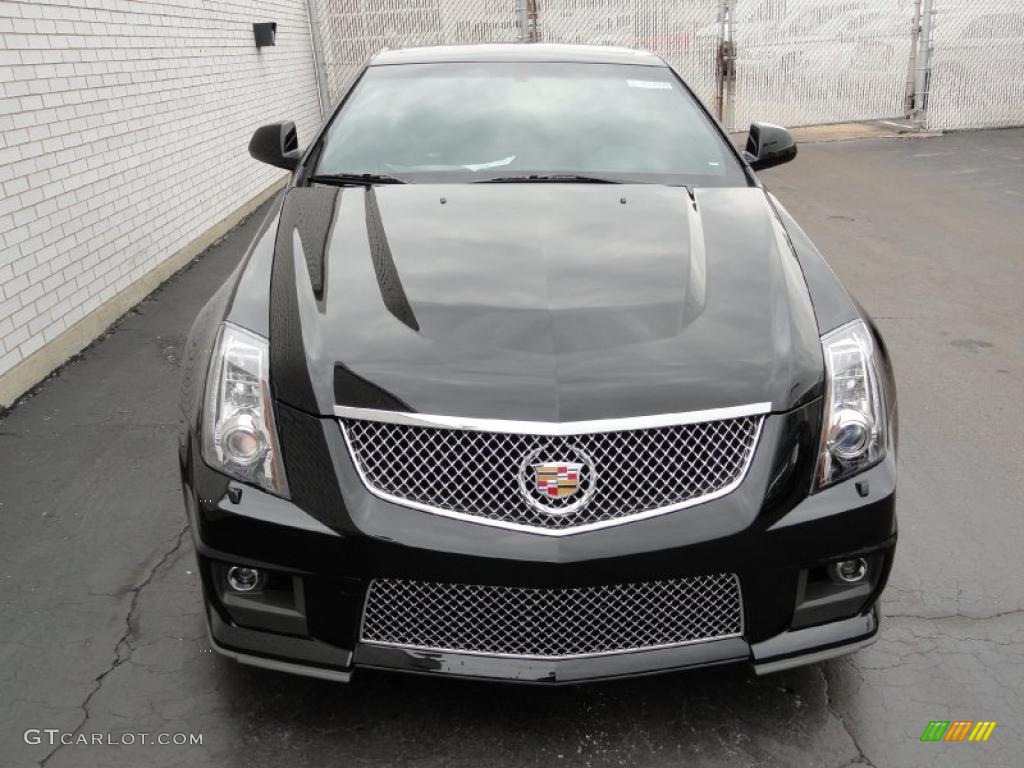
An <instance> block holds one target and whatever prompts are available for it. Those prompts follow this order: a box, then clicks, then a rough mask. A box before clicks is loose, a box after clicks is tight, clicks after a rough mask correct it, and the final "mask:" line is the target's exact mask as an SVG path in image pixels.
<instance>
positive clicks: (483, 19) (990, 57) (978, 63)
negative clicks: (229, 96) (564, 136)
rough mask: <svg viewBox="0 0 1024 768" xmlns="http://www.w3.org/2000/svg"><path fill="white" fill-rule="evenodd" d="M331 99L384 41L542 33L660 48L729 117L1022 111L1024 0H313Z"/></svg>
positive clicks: (805, 119)
mask: <svg viewBox="0 0 1024 768" xmlns="http://www.w3.org/2000/svg"><path fill="white" fill-rule="evenodd" d="M306 1H307V4H308V6H309V15H310V21H311V28H312V32H313V40H314V51H315V55H316V58H317V70H318V73H319V77H320V86H321V98H322V100H323V105H324V109H325V111H326V110H328V109H329V108H330V107H332V106H333V105H334V104H336V103H337V101H338V100H339V99H340V98H341V96H342V94H344V92H345V91H346V89H347V88H348V87H349V85H350V84H351V82H352V80H353V78H354V77H355V76H356V75H357V74H358V72H359V70H360V68H361V67H362V65H363V63H364V62H365V61H366V60H367V59H368V58H369V57H370V56H372V55H373V54H374V53H376V52H378V51H380V50H381V49H384V48H400V47H408V46H417V45H450V44H460V43H484V42H512V41H517V40H521V41H542V42H554V43H586V44H596V45H621V46H626V47H630V48H644V49H647V50H649V51H652V52H654V53H656V54H658V55H660V56H662V57H663V58H664V59H665V60H666V61H668V63H669V64H671V65H672V66H673V67H674V68H675V69H676V70H677V71H678V72H679V73H680V74H681V75H682V76H683V78H684V79H685V80H686V81H687V83H688V84H689V85H690V87H691V88H693V90H694V91H695V92H696V93H697V94H698V96H700V97H701V99H703V100H704V102H705V104H707V105H708V107H709V108H710V109H711V110H712V111H713V112H714V113H715V114H716V115H717V116H718V117H719V118H720V119H721V120H722V122H723V124H725V125H726V127H728V128H732V129H742V128H745V127H746V126H747V125H748V124H749V123H750V122H751V121H752V120H767V121H771V122H777V123H781V124H783V125H789V126H798V125H812V124H820V123H835V122H847V121H854V120H870V119H876V118H892V117H900V116H904V115H906V116H910V115H913V116H914V118H915V120H914V122H915V125H917V126H918V127H921V128H924V127H927V128H976V127H986V126H1003V125H1021V124H1024V0H306Z"/></svg>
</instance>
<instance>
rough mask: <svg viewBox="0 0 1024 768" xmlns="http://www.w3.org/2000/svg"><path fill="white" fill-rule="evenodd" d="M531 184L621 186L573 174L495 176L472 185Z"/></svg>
mask: <svg viewBox="0 0 1024 768" xmlns="http://www.w3.org/2000/svg"><path fill="white" fill-rule="evenodd" d="M532 182H558V183H562V184H566V183H567V184H622V182H621V181H616V180H615V179H606V178H604V177H602V176H581V175H577V174H573V173H531V174H525V175H523V176H496V177H493V178H489V179H480V180H478V181H474V182H473V183H474V184H514V183H520V184H529V183H532Z"/></svg>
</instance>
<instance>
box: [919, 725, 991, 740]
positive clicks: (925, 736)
mask: <svg viewBox="0 0 1024 768" xmlns="http://www.w3.org/2000/svg"><path fill="white" fill-rule="evenodd" d="M995 727H996V723H995V721H994V720H978V721H974V720H953V721H952V722H950V721H949V720H932V721H931V722H930V723H928V727H927V728H925V729H924V733H922V734H921V741H988V737H989V736H991V735H992V731H993V730H995Z"/></svg>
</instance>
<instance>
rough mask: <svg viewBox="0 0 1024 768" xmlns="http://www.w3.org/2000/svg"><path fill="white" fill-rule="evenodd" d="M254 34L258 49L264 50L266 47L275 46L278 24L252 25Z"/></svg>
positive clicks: (266, 22)
mask: <svg viewBox="0 0 1024 768" xmlns="http://www.w3.org/2000/svg"><path fill="white" fill-rule="evenodd" d="M252 34H253V37H255V38H256V47H257V48H262V47H263V46H265V45H274V38H276V37H277V22H276V21H260V22H257V23H255V24H253V25H252Z"/></svg>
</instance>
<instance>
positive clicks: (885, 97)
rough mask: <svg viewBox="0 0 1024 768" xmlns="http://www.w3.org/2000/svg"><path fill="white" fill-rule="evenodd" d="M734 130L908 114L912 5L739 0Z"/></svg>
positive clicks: (902, 1) (893, 0) (907, 1)
mask: <svg viewBox="0 0 1024 768" xmlns="http://www.w3.org/2000/svg"><path fill="white" fill-rule="evenodd" d="M735 13H736V18H735V30H736V31H735V40H734V44H735V50H736V113H735V115H736V116H735V119H734V120H733V121H732V123H733V125H732V127H734V128H740V127H745V126H746V125H749V123H750V122H751V121H752V120H767V121H769V122H773V123H780V124H782V125H813V124H818V123H837V122H849V121H853V120H870V119H874V118H880V117H895V116H899V115H902V114H903V111H904V94H905V90H906V79H907V62H908V60H909V57H910V46H911V34H910V32H911V26H912V23H913V20H914V3H913V1H912V0H872V1H871V2H865V0H739V2H737V3H736V11H735Z"/></svg>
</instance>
